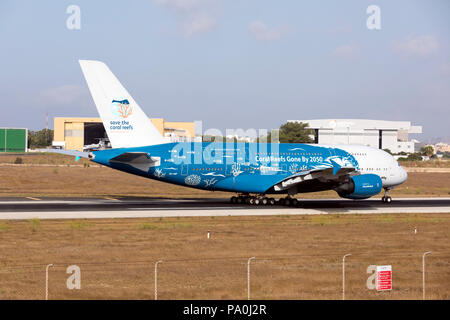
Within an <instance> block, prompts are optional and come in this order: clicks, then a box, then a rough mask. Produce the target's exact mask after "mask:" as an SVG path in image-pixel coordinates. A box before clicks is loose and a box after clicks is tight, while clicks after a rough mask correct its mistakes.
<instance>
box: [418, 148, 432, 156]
mask: <svg viewBox="0 0 450 320" xmlns="http://www.w3.org/2000/svg"><path fill="white" fill-rule="evenodd" d="M420 153H421V154H423V155H424V156H427V157H431V156H433V154H434V148H433V146H425V147H422V148H420Z"/></svg>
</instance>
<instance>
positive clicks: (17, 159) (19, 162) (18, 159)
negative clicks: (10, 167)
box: [14, 157, 23, 164]
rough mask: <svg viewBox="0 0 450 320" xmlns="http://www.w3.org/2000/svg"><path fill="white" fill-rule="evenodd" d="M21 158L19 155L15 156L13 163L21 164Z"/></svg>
mask: <svg viewBox="0 0 450 320" xmlns="http://www.w3.org/2000/svg"><path fill="white" fill-rule="evenodd" d="M22 163H23V160H22V158H21V157H17V158H16V160H14V164H22Z"/></svg>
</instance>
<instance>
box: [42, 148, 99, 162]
mask: <svg viewBox="0 0 450 320" xmlns="http://www.w3.org/2000/svg"><path fill="white" fill-rule="evenodd" d="M41 151H45V152H52V153H60V154H65V155H66V156H73V157H77V158H86V159H91V160H92V159H93V158H94V155H93V154H92V153H90V152H81V151H76V150H62V149H41Z"/></svg>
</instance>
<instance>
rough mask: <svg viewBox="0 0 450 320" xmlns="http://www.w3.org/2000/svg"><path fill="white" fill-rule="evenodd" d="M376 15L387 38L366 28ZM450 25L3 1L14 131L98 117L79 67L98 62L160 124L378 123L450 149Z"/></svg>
mask: <svg viewBox="0 0 450 320" xmlns="http://www.w3.org/2000/svg"><path fill="white" fill-rule="evenodd" d="M72 4H73V5H77V6H79V7H80V10H81V29H80V30H69V29H68V28H67V27H66V20H67V19H68V17H69V14H67V13H66V9H67V7H68V6H69V5H72ZM372 4H375V5H377V6H379V8H380V10H381V30H369V29H368V28H367V26H366V20H367V18H368V14H366V9H367V7H368V6H369V5H372ZM449 13H450V2H449V1H446V0H442V1H438V0H434V1H425V0H423V1H417V0H410V1H401V0H398V1H381V0H376V1H364V0H354V1H336V0H334V1H331V0H330V1H325V0H323V1H295V0H292V1H287V0H286V1H264V0H263V1H262V0H240V1H238V0H228V1H225V0H152V1H121V2H119V1H117V2H116V1H114V2H113V1H75V0H72V1H46V0H42V1H20V0H15V1H8V0H6V1H5V0H3V1H1V2H0V37H1V40H2V41H1V49H2V50H1V51H0V67H1V69H0V70H1V72H0V94H1V97H2V99H3V107H2V109H3V110H2V111H3V112H2V117H1V118H0V126H14V127H28V128H30V129H41V128H43V127H45V113H46V112H48V114H49V117H50V127H53V123H52V118H53V117H55V116H97V111H96V109H95V107H94V103H93V101H92V98H91V97H90V94H89V91H88V88H87V85H86V84H85V82H84V79H83V76H82V73H81V70H80V67H79V65H78V62H77V60H78V59H93V60H102V61H104V62H105V63H107V64H108V66H109V67H110V68H111V70H112V71H113V72H114V73H115V74H116V76H117V77H118V78H119V79H120V81H121V82H122V84H123V85H124V86H125V87H126V88H127V89H128V91H129V92H130V93H131V94H132V95H133V97H134V99H135V100H136V101H137V102H138V103H139V105H140V106H141V107H142V108H143V109H144V111H145V112H146V113H147V114H148V115H149V116H150V117H163V118H165V119H167V120H169V121H193V120H203V128H204V129H205V128H219V129H221V130H224V129H225V128H244V129H247V128H257V129H258V128H268V129H270V128H277V127H279V125H280V124H282V123H284V122H285V121H286V120H288V119H317V118H366V119H367V118H368V119H383V120H409V121H412V122H413V124H417V125H422V126H423V131H424V133H423V134H422V135H420V136H419V137H418V138H419V140H421V139H426V138H431V137H448V136H450V130H449V118H450V117H449V110H450V43H449V42H450V19H448V15H449Z"/></svg>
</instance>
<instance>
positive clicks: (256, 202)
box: [254, 198, 261, 206]
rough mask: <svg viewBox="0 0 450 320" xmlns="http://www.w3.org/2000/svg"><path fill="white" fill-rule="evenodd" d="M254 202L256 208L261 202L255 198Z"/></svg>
mask: <svg viewBox="0 0 450 320" xmlns="http://www.w3.org/2000/svg"><path fill="white" fill-rule="evenodd" d="M254 201H255V202H254V204H255V205H256V206H257V205H259V203H260V202H261V200H259V199H258V198H255V199H254Z"/></svg>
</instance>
